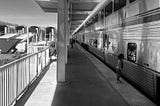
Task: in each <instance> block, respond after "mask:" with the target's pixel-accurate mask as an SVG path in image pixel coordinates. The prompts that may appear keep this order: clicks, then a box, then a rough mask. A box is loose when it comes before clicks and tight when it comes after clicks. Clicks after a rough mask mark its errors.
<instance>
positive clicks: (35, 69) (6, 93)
mask: <svg viewBox="0 0 160 106" xmlns="http://www.w3.org/2000/svg"><path fill="white" fill-rule="evenodd" d="M48 64H49V49H48V48H47V49H45V50H43V51H40V52H38V53H34V54H31V55H29V56H25V57H23V58H21V59H18V60H15V61H13V62H11V63H9V64H6V65H4V66H1V67H0V106H9V105H11V104H12V103H14V102H15V101H16V100H17V98H19V97H20V95H21V94H22V93H24V91H25V90H26V88H28V86H29V85H30V84H31V83H32V82H33V80H34V79H36V78H37V76H38V75H39V74H40V73H41V72H42V69H44V67H45V66H47V65H48Z"/></svg>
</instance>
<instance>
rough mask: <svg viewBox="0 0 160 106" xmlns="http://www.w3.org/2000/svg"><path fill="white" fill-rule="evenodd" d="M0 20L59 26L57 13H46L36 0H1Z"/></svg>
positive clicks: (23, 23)
mask: <svg viewBox="0 0 160 106" xmlns="http://www.w3.org/2000/svg"><path fill="white" fill-rule="evenodd" d="M0 21H4V22H9V23H14V24H19V25H27V26H32V25H36V26H43V27H46V26H54V27H56V26H57V14H56V13H45V12H43V11H42V9H41V8H40V7H39V6H38V4H36V3H35V2H34V0H0Z"/></svg>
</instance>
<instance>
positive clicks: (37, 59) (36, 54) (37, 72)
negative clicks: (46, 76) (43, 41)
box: [36, 53, 39, 77]
mask: <svg viewBox="0 0 160 106" xmlns="http://www.w3.org/2000/svg"><path fill="white" fill-rule="evenodd" d="M36 56H37V59H36V61H37V62H36V63H37V64H36V71H37V77H38V75H39V73H38V64H39V63H38V53H36Z"/></svg>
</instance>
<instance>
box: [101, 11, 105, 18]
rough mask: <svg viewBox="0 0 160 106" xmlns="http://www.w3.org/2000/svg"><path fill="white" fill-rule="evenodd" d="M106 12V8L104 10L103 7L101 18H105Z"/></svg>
mask: <svg viewBox="0 0 160 106" xmlns="http://www.w3.org/2000/svg"><path fill="white" fill-rule="evenodd" d="M104 12H105V10H104V9H102V10H101V19H103V18H104Z"/></svg>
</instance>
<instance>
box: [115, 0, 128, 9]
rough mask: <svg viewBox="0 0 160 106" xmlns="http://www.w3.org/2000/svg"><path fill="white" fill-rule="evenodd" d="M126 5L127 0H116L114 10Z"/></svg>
mask: <svg viewBox="0 0 160 106" xmlns="http://www.w3.org/2000/svg"><path fill="white" fill-rule="evenodd" d="M125 5H126V0H114V11H117V10H119V9H121V8H122V7H124V6H125Z"/></svg>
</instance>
